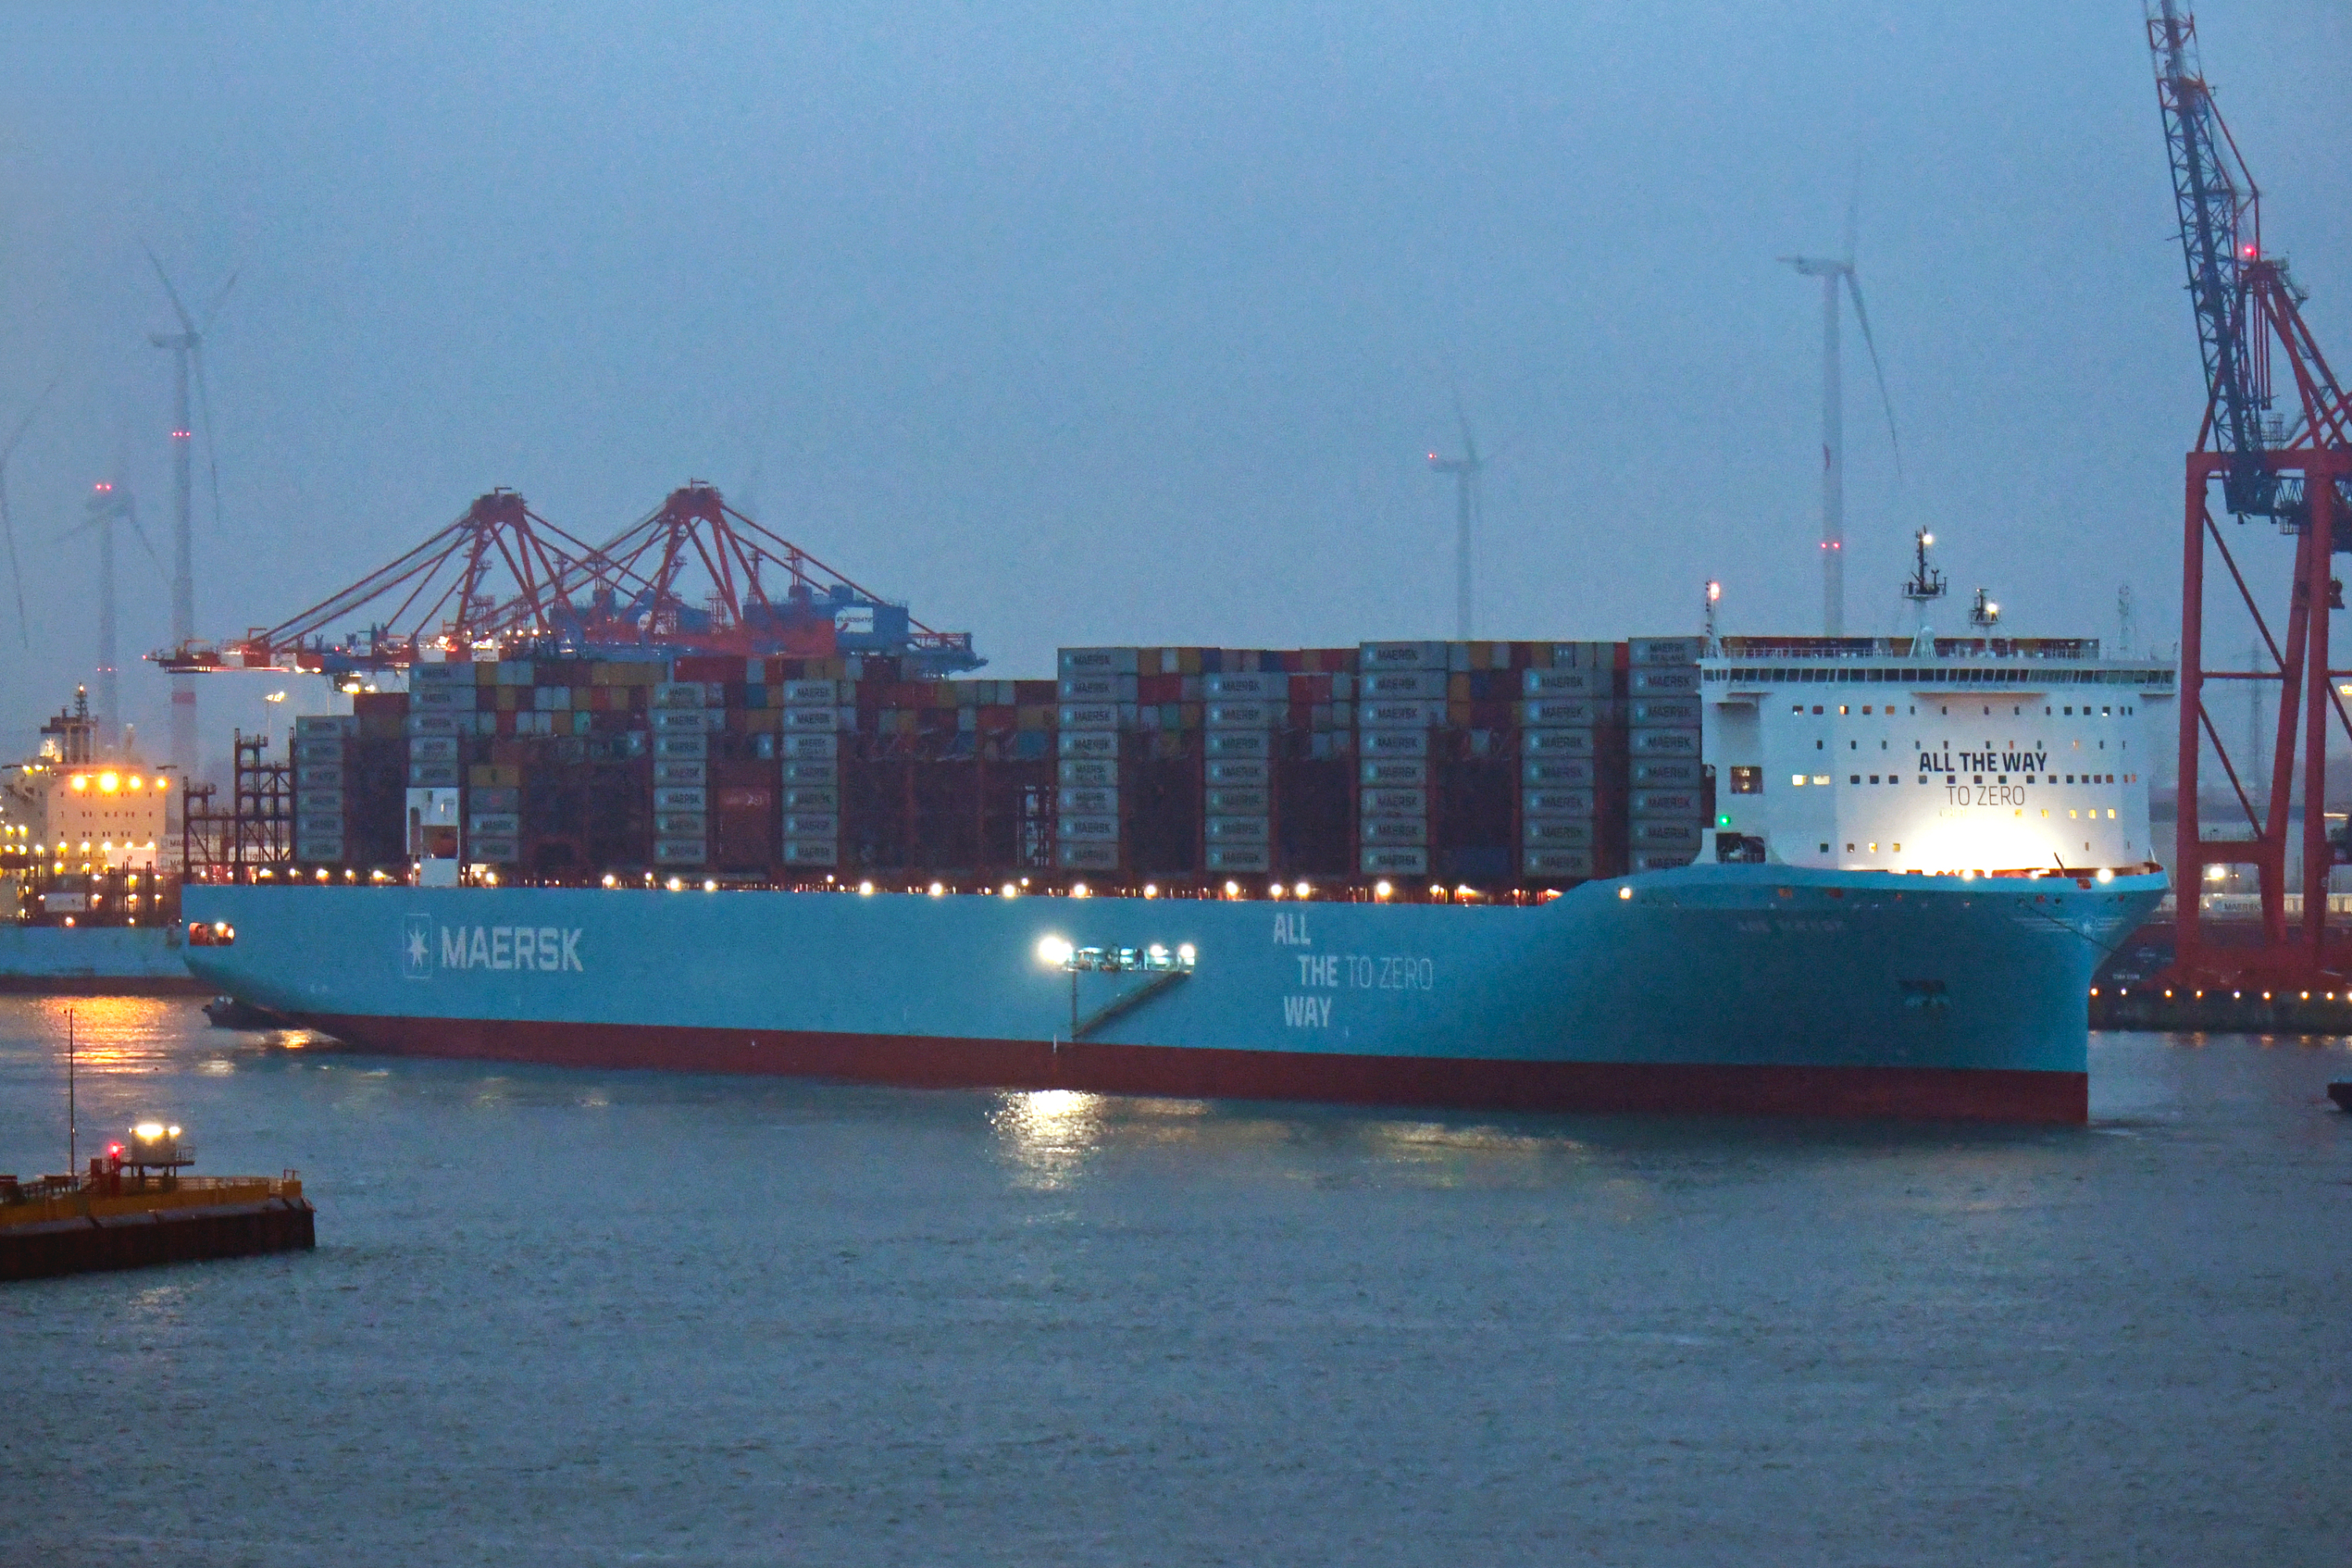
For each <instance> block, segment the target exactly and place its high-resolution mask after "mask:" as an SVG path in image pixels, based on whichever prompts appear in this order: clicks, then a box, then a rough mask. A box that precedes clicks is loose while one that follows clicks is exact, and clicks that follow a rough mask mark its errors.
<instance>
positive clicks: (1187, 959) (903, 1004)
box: [186, 865, 2166, 1122]
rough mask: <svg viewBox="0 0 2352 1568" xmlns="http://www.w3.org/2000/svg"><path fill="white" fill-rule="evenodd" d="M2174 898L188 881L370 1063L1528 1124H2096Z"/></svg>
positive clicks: (2062, 890)
mask: <svg viewBox="0 0 2352 1568" xmlns="http://www.w3.org/2000/svg"><path fill="white" fill-rule="evenodd" d="M2165 888H2166V880H2165V879H2164V877H2163V876H2162V875H2161V874H2160V873H2156V872H2147V873H2137V874H2127V875H2113V874H2109V875H2106V876H2104V877H2101V876H2096V875H2086V876H2082V877H2072V876H2069V877H2058V876H2051V877H2016V878H2000V877H1987V878H1976V877H1972V876H1971V877H1962V876H1932V877H1928V876H1923V877H1907V876H1906V877H1896V876H1890V875H1887V874H1885V873H1870V872H1864V873H1853V872H1846V871H1841V870H1835V869H1819V868H1797V867H1786V866H1748V865H1695V866H1691V867H1687V868H1680V869H1673V870H1664V871H1655V872H1649V873H1644V874H1641V875H1638V876H1633V877H1628V878H1623V879H1610V880H1596V881H1591V882H1587V883H1584V884H1582V885H1581V886H1579V887H1577V888H1574V889H1570V890H1568V891H1567V892H1565V893H1563V894H1561V895H1560V896H1559V897H1557V898H1553V899H1550V900H1547V901H1543V902H1540V903H1531V904H1525V905H1504V906H1500V907H1493V906H1488V907H1481V906H1480V905H1478V904H1476V903H1470V904H1458V903H1451V902H1449V903H1442V904H1441V903H1391V902H1381V901H1373V900H1345V901H1341V900H1328V901H1326V900H1312V899H1310V900H1307V901H1304V902H1302V901H1299V900H1296V899H1286V900H1271V899H1266V898H1264V897H1259V898H1246V899H1244V898H1230V899H1229V898H1223V897H1212V898H1200V899H1183V898H1153V899H1144V898H1136V897H1124V898H1122V897H1100V896H1095V897H1087V898H1077V897H1067V896H1063V897H1038V896H1015V897H1012V898H1006V897H1003V895H1002V894H980V893H971V894H963V895H950V894H941V895H940V896H932V895H929V894H928V893H922V892H916V893H907V892H873V893H863V894H862V893H859V892H857V891H855V890H844V891H833V892H793V891H766V890H761V891H737V890H722V891H717V892H705V891H703V890H701V889H699V888H689V889H684V890H681V891H677V892H671V891H668V890H666V889H656V890H654V891H650V892H648V891H644V890H640V889H600V888H591V889H536V888H534V889H516V888H459V889H425V888H414V887H391V888H340V887H337V888H326V889H320V888H306V887H300V886H278V887H264V886H230V887H210V888H198V887H192V888H190V889H188V891H187V895H186V897H187V908H188V912H189V916H190V918H191V920H192V921H196V922H200V923H202V924H204V925H205V927H206V928H207V930H208V931H210V932H212V933H215V940H214V941H212V942H210V943H208V944H206V945H196V946H192V947H191V948H190V949H189V951H188V958H189V965H190V967H191V968H192V969H193V970H194V972H195V973H197V974H198V975H199V976H200V977H202V978H203V979H204V980H205V982H206V983H207V984H210V985H211V986H213V987H214V988H215V989H216V990H219V991H221V992H224V993H226V994H234V995H236V996H237V997H239V998H240V999H243V1000H246V1001H249V1002H252V1003H256V1004H258V1005H262V1006H266V1007H268V1008H271V1009H273V1010H276V1011H278V1012H280V1013H283V1014H285V1015H287V1016H289V1017H291V1018H294V1019H297V1020H299V1021H300V1022H302V1023H305V1024H308V1025H310V1026H315V1027H317V1028H319V1029H320V1030H323V1031H325V1032H327V1033H329V1034H331V1035H333V1036H335V1037H339V1038H341V1039H343V1040H345V1041H347V1042H349V1043H351V1044H353V1045H355V1046H359V1047H364V1048H369V1049H376V1050H383V1051H391V1052H399V1053H407V1054H415V1055H424V1056H441V1057H461V1058H491V1059H499V1060H510V1061H529V1062H539V1063H545V1064H551V1065H556V1066H564V1067H585V1068H667V1069H673V1070H681V1071H697V1072H749V1073H788V1074H808V1075H819V1076H824V1077H829V1078H838V1079H856V1080H866V1081H876V1082H888V1083H902V1084H919V1085H930V1086H995V1087H1005V1088H1016V1089H1081V1090H1092V1091H1098V1092H1108V1093H1127V1094H1148V1095H1170V1096H1180V1097H1187V1098H1194V1097H1238V1098H1251V1099H1299V1100H1334V1101H1351V1102H1359V1103H1372V1104H1392V1105H1426V1106H1454V1107H1475V1108H1485V1109H1511V1110H1580V1111H1581V1110H1612V1111H1653V1112H1657V1111H1681V1112H1709V1113H1727V1114H1755V1113H1788V1114H1799V1115H1843V1116H1901V1117H1956V1118H1969V1119H1980V1120H1999V1121H2056V1122H2068V1121H2083V1120H2084V1116H2085V1114H2086V1108H2087V1088H2086V1078H2085V1073H2086V1065H2085V1047H2086V1039H2087V1029H2086V1024H2085V1001H2084V999H2085V996H2086V994H2087V992H2088V988H2089V985H2090V981H2091V975H2092V972H2093V970H2094V968H2095V965H2096V963H2097V962H2098V960H2099V959H2100V958H2101V957H2102V956H2103V955H2104V953H2105V951H2106V950H2107V949H2108V948H2109V947H2111V946H2112V945H2113V944H2114V943H2115V942H2117V941H2119V940H2121V938H2122V937H2123V936H2124V935H2125V934H2126V933H2127V932H2129V931H2131V930H2132V929H2133V928H2134V926H2135V925H2137V922H2138V921H2140V920H2141V919H2142V918H2143V917H2144V916H2145V915H2146V914H2147V912H2148V911H2149V910H2151V909H2152V908H2153V907H2154V906H2155V904H2156V902H2157V901H2158V900H2159V899H2160V898H2161V897H2162V896H2163V894H2164V891H2165Z"/></svg>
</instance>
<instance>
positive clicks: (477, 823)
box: [466, 811, 522, 838]
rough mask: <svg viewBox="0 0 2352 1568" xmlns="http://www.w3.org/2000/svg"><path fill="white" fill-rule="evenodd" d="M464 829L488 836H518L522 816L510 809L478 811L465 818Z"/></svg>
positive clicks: (520, 833) (473, 833)
mask: <svg viewBox="0 0 2352 1568" xmlns="http://www.w3.org/2000/svg"><path fill="white" fill-rule="evenodd" d="M466 831H467V834H469V835H478V836H480V837H488V838H518V837H521V836H522V818H521V817H520V816H518V815H517V814H515V813H514V812H511V811H478V812H474V813H472V814H471V815H469V816H467V818H466Z"/></svg>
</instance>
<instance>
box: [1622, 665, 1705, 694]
mask: <svg viewBox="0 0 2352 1568" xmlns="http://www.w3.org/2000/svg"><path fill="white" fill-rule="evenodd" d="M1626 686H1627V689H1629V690H1631V691H1632V692H1633V695H1634V696H1636V697H1691V698H1696V696H1697V695H1698V688H1699V681H1698V669H1697V667H1696V666H1675V667H1672V668H1641V669H1635V670H1632V671H1630V672H1628V674H1627V676H1626Z"/></svg>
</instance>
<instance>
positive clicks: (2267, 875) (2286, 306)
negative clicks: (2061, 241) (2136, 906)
mask: <svg viewBox="0 0 2352 1568" xmlns="http://www.w3.org/2000/svg"><path fill="white" fill-rule="evenodd" d="M2146 15H2147V40H2148V47H2149V48H2150V50H2151V51H2152V52H2153V54H2154V56H2155V62H2156V81H2157V98H2158V104H2159V105H2160V107H2161V109H2162V111H2163V117H2164V132H2165V141H2166V142H2167V144H2168V148H2169V150H2170V153H2171V158H2172V182H2173V196H2174V200H2175V201H2176V203H2177V204H2178V205H2179V216H2180V241H2181V247H2182V250H2183V253H2184V255H2185V256H2186V258H2187V261H2188V268H2189V302H2190V304H2191V306H2192V307H2193V310H2194V312H2195V316H2196V321H2197V338H2198V346H2199V348H2200V351H2201V352H2202V354H2203V358H2204V367H2205V392H2206V399H2205V417H2204V421H2203V423H2202V425H2201V426H2200V428H2199V430H2198V436H2197V445H2196V447H2195V448H2194V449H2193V450H2192V451H2190V452H2189V458H2188V472H2187V494H2186V505H2185V509H2184V513H2183V542H2184V551H2183V557H2182V573H2181V601H2180V768H2179V846H2178V855H2177V858H2176V861H2175V865H2174V875H2175V877H2176V878H2177V879H2178V881H2179V889H2178V898H2177V900H2176V901H2177V904H2178V908H2179V914H2178V917H2177V921H2178V923H2177V929H2176V931H2175V938H2174V941H2175V951H2174V960H2173V962H2174V968H2175V972H2176V973H2178V974H2179V976H2180V977H2181V978H2183V979H2184V980H2191V981H2199V982H2206V983H2229V982H2231V981H2235V980H2246V981H2259V982H2262V983H2264V984H2272V983H2276V984H2286V983H2290V982H2293V981H2295V980H2298V979H2300V980H2305V981H2312V980H2321V979H2323V978H2326V979H2341V978H2342V974H2343V973H2344V972H2345V971H2346V970H2347V969H2352V964H2347V963H2346V962H2345V960H2346V957H2347V955H2346V954H2345V953H2343V952H2338V951H2333V950H2331V949H2330V948H2329V946H2328V944H2327V939H2326V920H2327V874H2328V870H2329V868H2331V867H2332V866H2333V865H2334V864H2335V863H2336V859H2337V858H2338V851H2339V849H2341V848H2343V846H2341V845H2339V844H2338V843H2336V841H2334V840H2332V839H2331V838H2330V837H2329V836H2328V833H2327V817H2326V789H2327V737H2328V731H2329V729H2330V727H2331V719H2332V722H2333V724H2334V725H2336V726H2340V727H2341V728H2343V729H2344V730H2345V731H2346V732H2347V735H2352V718H2347V714H2346V711H2345V705H2344V701H2343V699H2342V695H2341V693H2340V692H2339V691H2338V689H2337V686H2336V681H2337V680H2338V679H2342V678H2345V677H2347V676H2352V670H2338V669H2334V668H2330V663H2329V635H2328V634H2329V630H2330V621H2331V619H2332V616H2333V612H2334V611H2336V610H2337V609H2340V608H2342V607H2343V584H2341V583H2340V582H2339V581H2338V580H2337V579H2336V576H2335V574H2334V559H2335V556H2336V552H2340V551H2344V550H2347V549H2352V405H2347V401H2346V398H2345V395H2344V391H2343V389H2342V388H2341V387H2340V386H2339V385H2338V384H2336V377H2335V374H2334V373H2333V372H2331V371H2330V370H2329V369H2328V367H2327V361H2326V357H2325V356H2324V355H2322V354H2321V353H2320V352H2319V344H2318V343H2317V342H2316V341H2315V340H2314V338H2313V337H2312V334H2311V330H2310V328H2309V327H2308V326H2306V325H2305V322H2304V320H2303V315H2302V305H2303V301H2304V299H2305V293H2304V291H2303V290H2302V289H2300V288H2298V287H2297V286H2296V285H2295V283H2294V279H2293V278H2292V277H2291V276H2290V275H2289V274H2288V271H2287V265H2286V261H2285V259H2284V258H2282V257H2277V256H2273V255H2271V254H2269V253H2268V252H2266V251H2265V250H2264V249H2263V237H2262V206H2261V192H2260V190H2259V188H2258V187H2257V186H2256V185H2255V184H2254V181H2253V177H2252V175H2251V174H2248V173H2247V171H2246V166H2245V163H2244V161H2243V160H2242V158H2241V157H2240V156H2239V154H2238V148H2237V144H2236V142H2234V141H2233V140H2232V139H2231V135H2230V132H2229V128H2228V127H2227V126H2226V125H2224V124H2223V123H2222V121H2221V113H2220V111H2219V110H2217V109H2215V107H2214V104H2213V95H2212V92H2211V90H2210V88H2209V87H2208V86H2207V84H2206V81H2205V77H2204V72H2203V69H2202V67H2201V65H2200V60H2199V58H2198V49H2197V24H2196V20H2195V18H2194V17H2193V16H2190V15H2189V12H2188V11H2187V10H2186V9H2185V8H2183V7H2182V6H2181V5H2178V4H2176V0H2147V11H2146ZM2281 372H2284V374H2283V375H2282V374H2280V373H2281ZM2282 387H2283V388H2284V393H2285V395H2284V396H2281V395H2280V390H2281V389H2282ZM2217 482H2218V483H2219V484H2220V486H2221V507H2222V510H2224V511H2226V512H2228V513H2230V514H2231V515H2233V516H2234V517H2235V518H2236V519H2237V520H2238V521H2239V523H2240V524H2242V525H2243V524H2246V523H2253V522H2262V523H2269V524H2272V525H2273V526H2274V527H2276V528H2277V529H2278V530H2279V531H2280V532H2281V533H2283V534H2285V535H2288V536H2289V537H2291V538H2293V539H2294V575H2293V578H2292V580H2291V581H2290V582H2289V584H2287V595H2286V605H2285V614H2284V622H2283V624H2282V622H2281V621H2280V619H2279V618H2278V616H2277V605H2276V604H2275V601H2273V607H2272V613H2271V614H2270V615H2267V616H2266V615H2265V614H2264V612H2263V606H2262V604H2261V603H2259V602H2258V601H2257V598H2256V595H2255V592H2254V589H2253V587H2252V585H2251V584H2249V582H2248V580H2247V574H2246V573H2245V571H2244V570H2242V568H2241V566H2240V564H2239V562H2238V560H2237V558H2236V556H2235V554H2233V553H2232V552H2231V548H2230V540H2229V537H2228V534H2227V533H2226V532H2225V531H2224V530H2223V529H2222V528H2221V526H2220V524H2219V523H2218V522H2217V521H2215V519H2214V514H2213V508H2212V505H2211V500H2212V491H2213V487H2214V485H2215V484H2216V483H2217ZM2214 558H2218V559H2219V560H2220V562H2221V565H2222V567H2223V568H2224V571H2225V572H2226V574H2227V576H2228V579H2229V582H2230V584H2231V586H2232V587H2233V588H2234V589H2235V590H2236V592H2237V595H2238V596H2239V598H2240V599H2241V600H2242V602H2243V604H2244V605H2245V607H2246V611H2247V613H2248V614H2249V615H2250V616H2252V618H2253V623H2254V626H2255V629H2256V632H2257V634H2258V637H2259V639H2260V644H2261V647H2262V648H2263V650H2264V651H2265V657H2261V658H2257V659H2256V660H2255V664H2256V666H2257V668H2252V669H2226V668H2209V667H2208V666H2207V665H2206V663H2205V636H2204V632H2205V577H2206V568H2207V564H2208V563H2209V561H2210V560H2211V559H2214ZM2216 680H2221V681H2238V680H2258V681H2276V682H2278V683H2279V690H2280V697H2279V707H2278V728H2277V737H2276V744H2275V746H2274V747H2273V751H2272V763H2271V776H2270V779H2269V784H2268V789H2267V793H2266V794H2265V795H2263V799H2262V801H2261V803H2260V804H2259V805H2257V802H2256V800H2255V798H2254V797H2253V795H2251V794H2250V793H2249V786H2250V784H2254V783H2255V781H2253V780H2252V778H2251V777H2250V776H2245V775H2242V773H2241V772H2240V770H2239V768H2238V767H2237V765H2236V764H2235V763H2232V762H2231V757H2230V752H2229V748H2228V747H2227V746H2225V745H2224V744H2222V741H2221V731H2219V730H2218V729H2217V728H2216V727H2215V725H2214V722H2213V719H2212V715H2211V714H2210V712H2209V711H2208V710H2207V709H2206V706H2205V688H2206V684H2207V683H2208V682H2209V681H2216ZM2203 742H2211V745H2212V749H2213V756H2214V759H2215V761H2216V762H2217V763H2219V764H2220V766H2221V773H2222V774H2223V776H2224V777H2225V778H2226V779H2227V780H2228V781H2229V785H2230V788H2231V791H2232V792H2234V794H2235V795H2236V796H2237V799H2238V804H2239V805H2240V806H2241V807H2242V809H2243V810H2244V812H2245V816H2246V821H2247V824H2248V828H2249V831H2248V833H2247V835H2246V836H2245V837H2235V836H2232V837H2225V838H2224V837H2206V836H2205V832H2204V830H2203V825H2202V823H2201V821H2200V815H2199V807H2200V795H2199V789H2200V784H2201V783H2202V776H2201V775H2202V756H2203ZM2249 763H2250V765H2251V763H2252V759H2249ZM2298 764H2299V765H2300V767H2301V770H2302V780H2301V784H2302V799H2303V816H2302V821H2301V823H2300V825H2299V827H2300V832H2301V836H2302V867H2301V870H2302V895H2303V897H2302V906H2303V907H2302V910H2301V917H2302V918H2301V921H2300V929H2299V930H2296V931H2293V932H2290V931H2289V929H2288V925H2287V911H2286V873H2287V848H2288V845H2289V843H2290V842H2291V841H2292V839H2293V837H2294V833H2295V832H2296V831H2297V827H2298V825H2297V824H2296V823H2295V822H2294V818H2293V815H2292V812H2291V799H2292V797H2293V795H2294V790H2295V785H2296V769H2297V766H2298ZM2346 858H2352V856H2347V857H2346ZM2229 865H2251V866H2252V867H2253V868H2255V872H2256V875H2257V878H2258V880H2259V885H2260V888H2261V891H2262V936H2261V940H2260V942H2258V943H2257V944H2256V945H2254V946H2252V947H2244V946H2239V945H2235V944H2232V945H2230V946H2226V947H2224V946H2220V945H2215V944H2211V943H2209V942H2208V941H2207V940H2206V934H2205V932H2204V931H2203V930H2202V928H2201V925H2200V920H2199V910H2198V895H2199V892H2200V889H2201V888H2202V886H2203V883H2204V873H2205V868H2207V867H2209V866H2229Z"/></svg>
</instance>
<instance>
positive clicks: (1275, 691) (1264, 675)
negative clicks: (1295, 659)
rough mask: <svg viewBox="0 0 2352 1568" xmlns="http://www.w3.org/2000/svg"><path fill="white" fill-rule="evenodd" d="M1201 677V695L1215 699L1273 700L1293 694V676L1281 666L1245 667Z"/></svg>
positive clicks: (1228, 700) (1215, 700) (1213, 700)
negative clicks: (1285, 672) (1291, 683)
mask: <svg viewBox="0 0 2352 1568" xmlns="http://www.w3.org/2000/svg"><path fill="white" fill-rule="evenodd" d="M1199 679H1200V682H1201V695H1202V698H1204V699H1206V700H1209V701H1212V702H1271V701H1276V700H1284V699H1286V698H1287V697H1288V696H1289V695H1290V677H1288V676H1287V675H1285V674H1283V673H1281V672H1280V671H1278V670H1264V669H1253V670H1244V671H1241V672H1239V673H1237V674H1232V675H1223V674H1220V675H1203V676H1202V677H1200V678H1199Z"/></svg>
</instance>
